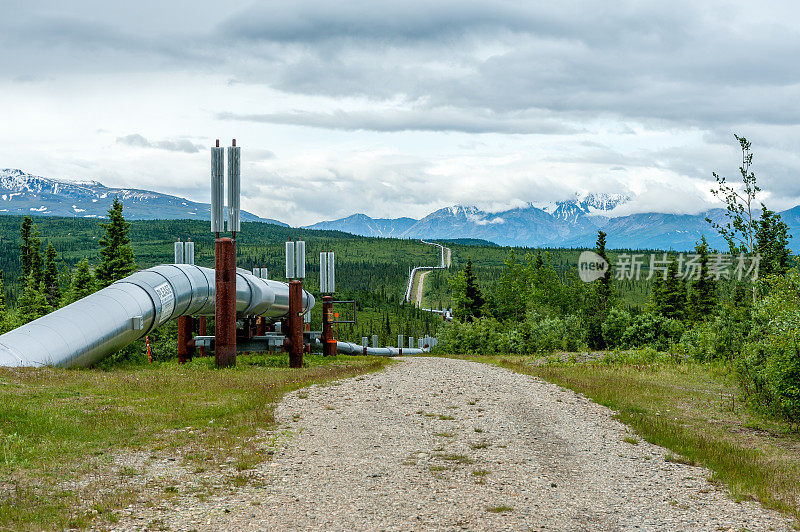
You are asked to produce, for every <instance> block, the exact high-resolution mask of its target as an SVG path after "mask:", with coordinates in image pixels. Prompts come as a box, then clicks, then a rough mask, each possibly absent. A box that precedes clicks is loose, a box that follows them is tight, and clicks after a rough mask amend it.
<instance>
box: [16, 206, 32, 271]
mask: <svg viewBox="0 0 800 532" xmlns="http://www.w3.org/2000/svg"><path fill="white" fill-rule="evenodd" d="M19 232H20V239H21V240H22V243H21V244H20V245H19V255H20V262H22V278H23V279H27V278H28V276H29V275H30V274H31V236H32V235H33V220H32V219H31V217H30V216H26V217H25V218H23V219H22V225H21V226H20V230H19Z"/></svg>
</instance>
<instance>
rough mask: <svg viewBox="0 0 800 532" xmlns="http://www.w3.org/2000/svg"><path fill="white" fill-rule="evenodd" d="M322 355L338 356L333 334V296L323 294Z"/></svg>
mask: <svg viewBox="0 0 800 532" xmlns="http://www.w3.org/2000/svg"><path fill="white" fill-rule="evenodd" d="M322 355H323V356H326V357H333V356H336V338H334V336H333V297H332V296H322Z"/></svg>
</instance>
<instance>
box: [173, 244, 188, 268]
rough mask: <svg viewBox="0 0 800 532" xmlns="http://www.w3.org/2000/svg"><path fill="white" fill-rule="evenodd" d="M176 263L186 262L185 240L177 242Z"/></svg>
mask: <svg viewBox="0 0 800 532" xmlns="http://www.w3.org/2000/svg"><path fill="white" fill-rule="evenodd" d="M175 264H186V261H185V260H184V253H183V242H175Z"/></svg>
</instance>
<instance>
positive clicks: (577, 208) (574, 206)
mask: <svg viewBox="0 0 800 532" xmlns="http://www.w3.org/2000/svg"><path fill="white" fill-rule="evenodd" d="M629 199H630V198H629V197H628V196H625V195H623V194H604V193H600V194H592V193H588V194H586V193H584V194H579V193H576V194H575V197H574V198H572V199H568V200H564V201H554V202H550V203H545V204H537V205H536V206H537V207H539V208H540V209H542V210H543V211H545V212H547V213H550V214H552V215H553V216H554V217H555V218H558V219H559V220H564V221H567V222H575V221H577V219H578V218H579V217H581V216H607V215H608V214H609V212H610V211H612V210H613V209H614V208H615V207H617V206H619V205H622V204H623V203H625V202H626V201H628V200H629Z"/></svg>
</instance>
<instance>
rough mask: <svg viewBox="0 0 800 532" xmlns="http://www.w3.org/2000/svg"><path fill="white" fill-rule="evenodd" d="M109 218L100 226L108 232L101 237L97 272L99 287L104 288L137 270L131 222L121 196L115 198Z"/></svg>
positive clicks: (109, 211) (109, 210)
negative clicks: (131, 237) (124, 212)
mask: <svg viewBox="0 0 800 532" xmlns="http://www.w3.org/2000/svg"><path fill="white" fill-rule="evenodd" d="M108 218H109V220H110V221H109V222H108V223H101V224H100V227H102V228H103V229H105V230H106V234H105V235H103V238H101V239H100V247H101V249H100V257H101V260H100V265H99V266H98V267H97V271H96V272H95V277H96V279H97V284H98V285H99V288H104V287H106V286H108V285H110V284H111V283H113V282H114V281H117V280H119V279H122V278H123V277H127V276H128V275H130V274H132V273H133V272H134V271H136V262H135V261H134V260H133V250H132V249H131V239H130V237H129V236H128V231H129V230H130V227H131V224H130V223H128V222H126V221H125V218H123V216H122V203H121V202H120V201H119V198H114V204H113V205H112V206H111V208H110V209H108Z"/></svg>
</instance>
